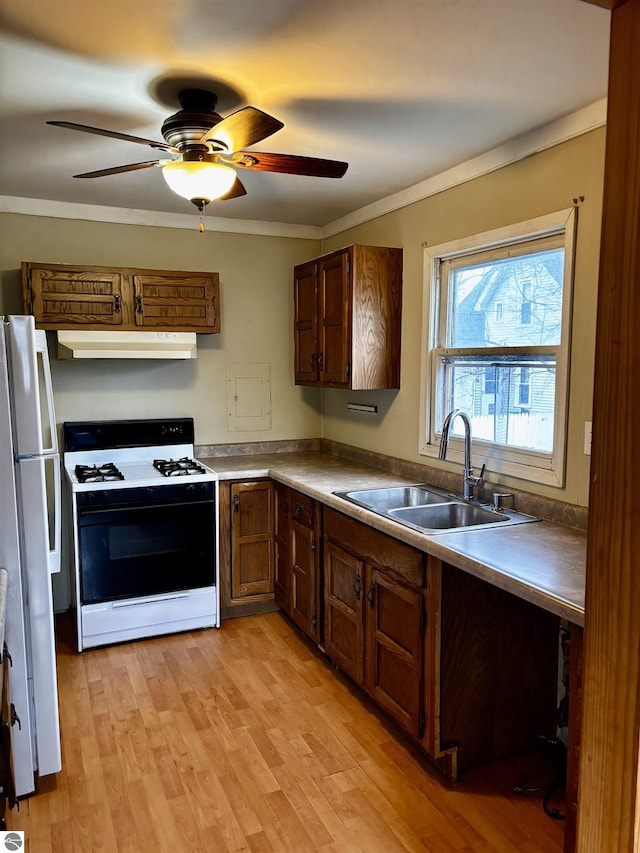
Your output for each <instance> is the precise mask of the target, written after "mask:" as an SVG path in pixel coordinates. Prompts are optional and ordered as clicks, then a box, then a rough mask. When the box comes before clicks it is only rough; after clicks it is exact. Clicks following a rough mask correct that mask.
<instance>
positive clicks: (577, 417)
mask: <svg viewBox="0 0 640 853" xmlns="http://www.w3.org/2000/svg"><path fill="white" fill-rule="evenodd" d="M603 167H604V129H601V130H596V131H592V132H591V133H588V134H585V135H584V136H581V137H579V138H577V139H574V140H572V141H570V142H567V143H564V144H562V145H559V146H556V147H555V148H552V149H550V150H548V151H544V152H542V153H540V154H537V155H534V156H532V157H529V158H527V159H525V160H522V161H520V162H518V163H515V164H513V165H511V166H508V167H505V168H503V169H500V170H499V171H497V172H494V173H493V174H490V175H487V176H484V177H482V178H477V179H475V180H473V181H469V182H468V183H466V184H463V185H460V186H458V187H455V188H453V189H450V190H447V191H445V192H441V193H439V194H438V195H434V196H432V197H430V198H427V199H424V200H422V201H420V202H416V203H415V204H412V205H408V206H407V207H404V208H402V209H400V210H397V211H395V212H393V213H389V214H386V215H384V216H381V217H379V218H377V219H375V220H373V221H371V222H368V223H366V224H364V225H360V226H358V227H355V228H351V229H349V230H348V231H344V232H342V233H340V234H338V235H336V236H334V237H331V238H330V239H327V240H326V241H325V242H324V244H323V251H324V252H328V251H332V250H333V249H337V248H340V247H342V246H346V245H350V244H352V243H364V244H367V243H371V244H374V245H376V244H377V245H388V246H402V247H403V249H404V283H403V311H402V368H401V390H400V391H379V392H373V393H371V392H367V393H365V392H359V393H358V394H356V393H353V392H343V391H334V390H328V391H325V392H323V419H322V424H323V437H325V438H329V439H333V440H335V441H341V442H345V443H346V444H353V445H357V446H359V447H364V448H366V449H368V450H373V451H377V452H380V453H386V454H389V455H391V456H397V457H400V458H402V459H408V460H412V461H415V462H420V461H422V462H429V464H432V465H446V466H447V467H449V468H451V470H456V468H455V466H451V465H450V464H449V463H439V462H438V461H433V460H427V459H426V458H425V457H421V456H420V455H419V453H418V430H419V419H420V413H419V401H420V348H421V325H422V300H423V243H424V242H425V241H426V242H427V243H428V244H430V245H432V246H433V245H438V244H440V243H446V242H449V241H451V240H455V239H457V238H460V237H465V236H469V235H472V234H476V233H480V232H482V231H487V230H490V229H493V228H498V227H501V226H506V225H510V224H512V223H516V222H522V221H524V220H526V219H530V218H531V217H535V216H540V215H542V214H545V213H551V212H553V211H556V210H561V209H564V208H568V207H570V206H571V204H572V200H573V199H574V198H577V197H579V196H584V202H583V203H582V205H581V207H580V211H579V216H578V237H577V248H576V272H575V285H574V307H573V339H572V357H571V375H570V404H569V423H568V453H567V466H566V487H565V488H564V489H556V488H551V487H544V486H534V485H527V484H526V483H524V482H523V481H517V480H515V479H511V480H510V479H508V478H503V480H502V482H503V483H505V484H509V483H511V484H512V485H513V487H515V488H522V489H526V490H529V491H533V492H537V493H540V494H546V495H549V496H551V497H554V498H556V499H559V500H566V501H568V502H570V503H574V504H579V505H582V506H586V505H587V504H588V497H589V457H588V456H585V454H584V422H585V421H590V420H591V405H592V389H593V367H594V348H595V318H596V299H597V284H598V263H599V246H600V220H601V215H602V185H603ZM350 400H356V401H359V402H372V403H377V404H378V406H379V414H378V415H364V414H358V413H354V412H349V411H348V410H347V408H346V405H347V402H348V401H350ZM474 462H475V464H476V465H478V467H479V465H480V464H481V463H482V460H481V459H478V458H476V457H474ZM496 482H497V480H496Z"/></svg>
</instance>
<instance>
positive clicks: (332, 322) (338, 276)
mask: <svg viewBox="0 0 640 853" xmlns="http://www.w3.org/2000/svg"><path fill="white" fill-rule="evenodd" d="M294 301H295V307H294V313H295V332H294V334H295V382H296V384H297V385H317V386H320V387H323V388H349V389H352V390H354V391H358V390H361V391H370V390H375V389H382V388H399V387H400V325H401V314H402V249H388V248H385V247H382V246H348V247H346V248H344V249H340V250H338V251H337V252H332V253H331V254H329V255H324V256H323V257H321V258H316V259H315V260H313V261H310V262H308V263H306V264H301V265H300V266H298V267H296V268H295V271H294Z"/></svg>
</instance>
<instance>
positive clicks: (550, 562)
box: [203, 452, 587, 625]
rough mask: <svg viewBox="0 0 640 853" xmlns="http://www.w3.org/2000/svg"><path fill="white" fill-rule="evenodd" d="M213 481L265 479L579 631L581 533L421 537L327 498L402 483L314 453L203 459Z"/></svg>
mask: <svg viewBox="0 0 640 853" xmlns="http://www.w3.org/2000/svg"><path fill="white" fill-rule="evenodd" d="M203 461H204V462H206V463H207V465H209V466H210V467H211V468H213V470H214V471H217V472H218V476H219V478H220V480H239V479H254V478H259V477H269V478H271V479H273V480H277V481H278V482H281V483H284V484H285V485H288V486H292V487H293V488H295V489H297V490H298V491H300V492H303V493H304V494H306V495H309V496H310V497H312V498H315V499H316V500H318V501H321V502H322V503H323V504H325V505H326V506H330V507H332V508H333V509H336V510H338V511H340V512H343V513H344V514H345V515H348V516H351V517H352V518H356V519H358V520H359V521H362V522H364V523H365V524H368V525H369V526H370V527H374V528H375V529H376V530H380V531H382V532H383V533H388V534H389V535H391V536H393V537H395V538H396V539H399V540H401V541H402V542H406V543H407V544H408V545H413V546H414V547H415V548H418V549H420V550H421V551H424V552H426V553H427V554H432V555H433V556H435V557H438V558H439V559H441V560H443V561H445V562H447V563H449V564H451V565H453V566H456V567H457V568H459V569H462V570H463V571H466V572H468V573H469V574H472V575H475V576H476V577H479V578H482V579H483V580H486V581H488V582H489V583H491V584H493V585H494V586H497V587H500V589H504V590H506V591H507V592H510V593H513V594H514V595H517V596H518V597H520V598H523V599H525V600H526V601H530V602H532V603H533V604H536V605H538V606H539V607H542V608H544V609H545V610H548V611H550V612H552V613H555V614H557V615H558V616H561V617H563V618H565V619H568V620H569V621H571V622H574V623H576V624H578V625H583V624H584V590H585V565H586V545H587V538H586V534H585V533H584V532H583V531H581V530H574V529H573V528H570V527H564V526H562V525H560V524H555V523H552V522H549V521H537V522H533V523H530V524H518V525H514V526H511V527H505V528H485V529H483V530H463V531H457V532H447V533H438V534H426V533H420V532H418V531H416V530H412V529H411V528H409V527H405V526H404V525H402V524H399V523H398V522H395V521H392V520H391V519H387V518H385V517H384V516H381V515H378V514H376V513H374V512H370V511H369V510H366V509H363V508H360V507H358V506H356V505H355V504H351V503H349V502H348V501H345V500H344V499H342V498H340V497H338V496H337V495H334V494H333V492H334V491H345V490H348V489H357V488H378V487H380V486H390V485H406V484H407V483H409V482H411V481H409V480H407V479H406V478H404V477H401V476H398V475H397V474H392V473H390V472H388V471H383V470H381V469H379V468H372V467H369V466H367V465H361V464H358V463H355V462H350V461H348V460H345V459H342V458H340V457H338V456H333V455H330V454H326V453H320V452H315V453H314V452H311V453H310V452H301V453H266V454H257V455H246V456H210V457H205V458H204V459H203Z"/></svg>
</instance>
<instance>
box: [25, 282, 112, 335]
mask: <svg viewBox="0 0 640 853" xmlns="http://www.w3.org/2000/svg"><path fill="white" fill-rule="evenodd" d="M25 295H26V299H25V302H26V304H25V310H26V312H27V313H28V314H33V315H34V316H35V318H36V323H37V325H38V328H41V329H73V328H76V327H77V326H95V325H99V326H115V327H118V326H121V325H122V322H123V321H122V317H123V313H124V309H125V306H124V304H123V298H122V276H121V275H120V273H119V272H116V271H115V270H114V271H113V272H110V271H103V270H100V271H99V270H87V269H82V268H79V269H73V268H72V267H69V268H67V269H59V268H52V269H39V268H33V269H30V270H29V272H28V274H27V278H26V281H25Z"/></svg>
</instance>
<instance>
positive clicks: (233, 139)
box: [200, 107, 284, 153]
mask: <svg viewBox="0 0 640 853" xmlns="http://www.w3.org/2000/svg"><path fill="white" fill-rule="evenodd" d="M283 127H284V124H283V123H282V122H281V121H278V119H277V118H274V117H273V116H270V115H268V114H267V113H263V112H262V110H257V109H256V108H255V107H243V108H242V109H241V110H238V111H237V112H235V113H231V115H230V116H227V118H224V119H222V121H220V122H218V124H214V126H213V127H212V128H211V130H208V131H207V132H206V133H205V135H204V136H203V137H202V138H201V139H200V142H202V143H204V142H210V141H214V140H215V141H217V142H221V143H222V144H223V145H224V147H225V148H226V150H227V151H228V152H229V153H231V152H233V151H238V149H240V148H247V147H248V146H249V145H255V143H256V142H260V141H261V140H262V139H266V138H267V136H271V135H272V134H273V133H275V132H276V131H278V130H280V129H281V128H283Z"/></svg>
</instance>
